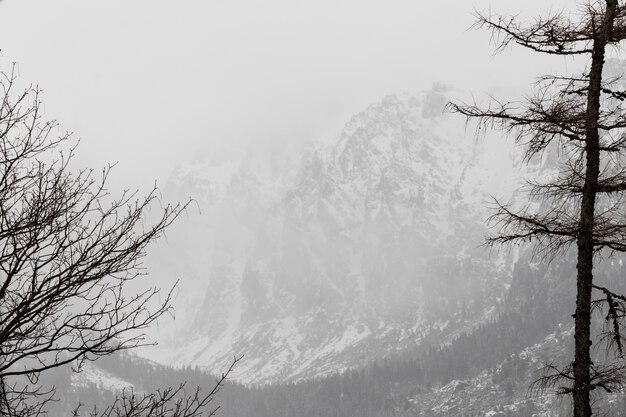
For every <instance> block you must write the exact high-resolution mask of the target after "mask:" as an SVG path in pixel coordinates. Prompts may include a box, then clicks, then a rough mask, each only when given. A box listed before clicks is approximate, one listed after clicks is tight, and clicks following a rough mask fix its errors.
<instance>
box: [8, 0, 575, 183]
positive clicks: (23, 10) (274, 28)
mask: <svg viewBox="0 0 626 417" xmlns="http://www.w3.org/2000/svg"><path fill="white" fill-rule="evenodd" d="M543 3H544V2H540V1H533V2H526V3H525V4H524V15H526V14H528V15H532V14H534V12H535V11H538V10H543V7H544V6H543ZM562 3H563V4H565V3H566V2H562ZM0 7H1V9H0V11H1V13H0V39H2V46H1V48H2V57H1V61H0V65H1V66H2V68H3V69H4V70H5V71H6V70H7V69H8V68H9V66H10V65H11V63H12V62H16V63H17V64H18V70H19V76H20V80H21V81H22V82H26V83H33V84H38V85H39V86H41V87H42V88H43V89H44V91H45V95H44V97H43V100H44V102H45V105H46V113H47V116H48V117H51V118H56V119H58V120H59V121H60V122H61V123H62V125H63V126H64V127H65V128H66V129H68V130H70V131H73V132H75V136H76V137H77V138H80V139H81V141H82V145H81V147H80V150H79V157H80V161H81V162H82V161H84V162H83V163H84V164H85V165H89V166H96V167H97V166H102V165H104V164H106V163H111V162H119V164H118V167H117V169H116V174H115V176H114V177H113V180H114V182H115V184H117V185H119V186H129V187H145V186H149V185H151V184H152V182H153V181H154V180H155V179H156V180H159V182H163V181H164V180H165V179H166V178H167V176H168V175H169V173H170V172H171V170H172V169H173V168H174V167H175V166H177V165H180V164H182V163H185V162H187V161H189V160H190V159H191V158H192V157H193V155H194V154H195V153H196V152H197V151H198V150H199V149H205V150H209V151H210V149H211V148H212V147H214V146H216V144H220V145H222V146H223V145H224V144H226V146H229V144H232V143H251V142H252V143H257V144H258V143H278V144H280V143H281V142H282V141H309V140H312V139H315V138H318V137H321V136H324V135H336V134H337V132H339V130H340V128H341V126H342V124H343V123H344V122H345V120H346V119H347V118H348V117H349V116H350V115H352V114H354V113H355V112H357V111H359V110H361V109H362V108H363V107H365V106H366V105H368V104H370V103H372V102H374V101H376V100H379V99H380V98H381V97H383V96H384V95H386V94H390V93H401V92H405V91H408V92H419V91H420V90H423V89H425V88H428V87H429V86H430V85H431V84H432V83H433V82H434V81H439V82H444V83H447V84H451V85H455V86H459V87H462V88H463V89H467V90H470V91H472V92H474V93H476V94H481V93H483V92H485V91H493V90H494V89H496V88H499V89H502V88H506V87H511V86H512V85H526V84H527V83H528V82H530V81H532V79H533V77H534V76H535V75H536V74H537V68H538V67H540V66H544V67H545V68H547V69H548V70H549V69H550V68H551V66H556V67H558V68H562V67H563V63H564V61H563V60H562V59H552V60H549V59H545V60H538V59H537V57H533V65H532V66H530V65H526V64H525V62H527V60H528V59H529V55H528V53H526V52H523V51H521V52H520V51H518V50H515V49H510V50H507V51H505V52H504V53H502V54H499V55H496V56H494V55H493V44H490V35H489V34H488V33H485V32H480V31H475V30H471V29H470V26H471V25H472V23H473V20H474V17H473V14H474V12H475V10H479V11H485V12H489V10H490V9H493V10H494V11H495V10H498V11H507V12H508V11H513V12H518V11H519V9H520V6H519V3H518V2H513V1H500V2H497V3H493V5H492V4H491V3H490V2H489V1H486V0H481V1H474V2H467V1H463V0H455V1H449V2H441V3H439V2H415V1H404V0H393V1H385V2H382V1H360V0H358V1H357V0H348V1H328V0H324V1H318V2H304V1H278V0H270V1H264V2H255V1H242V0H235V1H193V0H185V1H178V2H172V1H160V0H159V1H153V0H151V1H147V0H141V1H121V0H115V1H107V2H85V1H79V0H60V1H49V0H20V1H16V0H13V1H4V2H3V3H2V5H1V6H0ZM554 7H555V6H553V8H554ZM565 64H566V65H567V61H565ZM139 167H140V169H139Z"/></svg>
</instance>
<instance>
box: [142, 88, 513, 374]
mask: <svg viewBox="0 0 626 417" xmlns="http://www.w3.org/2000/svg"><path fill="white" fill-rule="evenodd" d="M449 94H451V93H449V92H447V91H446V89H445V88H443V87H441V86H434V87H433V89H432V90H431V91H428V92H425V93H423V94H420V95H417V96H388V97H385V98H384V99H383V100H382V101H381V102H379V103H376V104H373V105H371V106H369V107H368V108H367V109H365V110H364V111H363V112H361V113H359V114H357V115H355V116H354V117H352V118H351V120H350V121H348V123H347V124H346V125H345V127H344V129H343V131H342V132H341V134H340V135H339V138H338V140H337V141H336V143H333V144H330V145H319V144H318V145H315V144H314V145H312V146H310V147H309V148H307V149H304V150H302V149H297V148H296V147H293V148H291V149H289V148H287V149H285V148H282V149H274V150H271V151H264V152H231V153H214V154H212V155H209V156H207V157H202V158H199V159H198V161H196V162H195V163H194V164H192V165H190V166H187V167H183V168H181V169H180V170H179V171H178V172H176V173H175V174H174V175H173V176H172V179H171V181H170V184H169V185H168V188H167V189H166V190H165V193H166V194H167V195H168V196H174V198H177V199H182V198H184V197H185V196H186V195H189V194H191V195H192V196H193V197H194V198H196V199H197V202H198V206H199V207H200V209H201V211H202V216H193V215H190V218H189V219H188V220H183V222H182V224H180V225H177V227H178V228H177V229H175V230H172V231H171V232H170V234H169V239H168V241H169V242H168V244H166V245H162V246H161V247H160V248H158V249H157V251H155V252H154V255H153V258H152V259H151V262H150V263H151V269H152V271H153V273H154V274H155V275H157V276H159V275H160V276H162V277H165V276H176V277H179V278H180V279H181V284H180V292H179V296H178V298H177V301H176V304H177V316H178V319H177V320H176V322H175V323H174V325H173V326H172V324H171V323H169V324H164V323H162V324H161V326H162V327H161V329H160V330H161V339H162V342H161V343H162V346H161V348H160V349H159V350H157V351H154V352H149V353H148V354H149V355H151V356H153V357H155V358H158V359H160V360H162V361H164V362H168V363H176V364H181V365H183V364H184V365H187V364H191V365H198V366H201V367H205V368H207V369H209V370H215V369H219V366H220V365H221V364H223V363H224V362H226V361H228V360H229V358H232V356H233V355H235V354H245V355H246V358H245V360H244V361H243V362H242V364H241V365H240V367H239V370H238V374H237V376H236V377H237V378H239V379H240V380H242V381H246V382H278V381H280V382H285V381H293V380H298V379H302V378H306V377H313V376H320V375H325V374H329V373H332V372H336V371H339V370H342V369H345V368H348V367H355V366H359V365H362V364H365V363H367V362H369V361H370V360H372V359H376V358H380V357H382V356H385V355H388V354H390V353H394V352H402V351H405V350H411V349H416V348H417V347H419V346H420V345H423V344H425V343H428V344H438V343H441V342H445V341H446V340H450V339H451V338H452V337H454V335H456V334H458V333H459V332H460V331H463V330H467V329H469V328H471V327H472V326H476V325H477V324H478V323H480V322H482V321H484V320H485V319H486V318H488V317H490V315H491V314H493V312H494V311H495V309H496V308H497V306H498V305H499V303H500V302H501V300H502V297H503V295H504V294H505V292H506V289H507V286H508V285H509V281H510V266H511V265H512V259H510V258H511V257H512V256H514V253H513V252H507V253H506V254H504V255H500V254H497V253H495V252H494V253H490V252H489V251H488V250H486V249H485V248H484V247H482V246H481V244H482V242H483V239H484V235H485V234H486V232H487V231H486V228H485V226H484V220H485V218H486V217H487V216H488V214H487V213H488V212H487V211H486V209H485V207H486V204H487V202H488V194H500V195H502V194H504V195H505V196H506V194H510V192H509V191H507V190H510V189H513V188H514V187H513V186H512V184H514V183H515V181H516V180H515V176H516V175H515V168H514V164H513V163H512V160H511V158H510V157H509V154H508V150H507V149H506V147H505V146H503V144H502V143H497V142H494V141H489V140H476V139H474V138H472V137H471V134H469V135H466V132H465V126H464V125H463V121H462V120H459V119H458V117H456V116H451V115H447V114H443V106H444V104H445V103H446V102H447V100H448V97H449ZM470 133H471V132H470ZM507 257H508V258H507ZM181 341H184V342H181Z"/></svg>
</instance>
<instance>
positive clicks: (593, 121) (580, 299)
mask: <svg viewBox="0 0 626 417" xmlns="http://www.w3.org/2000/svg"><path fill="white" fill-rule="evenodd" d="M616 7H617V0H607V2H606V9H605V13H604V16H603V19H602V20H603V21H602V27H601V29H600V30H599V31H598V32H597V33H596V37H595V39H594V40H593V51H592V55H591V68H590V71H589V89H588V91H587V111H586V115H585V154H586V166H585V183H584V185H583V190H582V201H581V206H580V229H579V235H578V237H577V239H576V243H577V247H578V262H577V264H576V270H577V277H576V313H575V314H574V364H573V371H574V386H573V393H572V395H573V400H574V417H590V416H591V415H592V410H591V398H590V394H591V365H592V362H591V344H592V342H591V301H592V300H591V293H592V289H593V254H594V239H593V238H594V219H595V204H596V193H597V190H598V176H599V174H600V135H599V132H598V122H599V118H600V93H601V84H602V68H603V67H604V55H605V50H606V44H607V42H608V39H609V36H610V32H611V28H612V25H613V20H614V19H615V11H616Z"/></svg>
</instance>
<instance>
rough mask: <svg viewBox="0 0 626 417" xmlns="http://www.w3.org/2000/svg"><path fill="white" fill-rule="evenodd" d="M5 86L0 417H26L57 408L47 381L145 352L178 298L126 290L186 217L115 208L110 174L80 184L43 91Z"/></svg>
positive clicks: (124, 202) (121, 201) (159, 404)
mask: <svg viewBox="0 0 626 417" xmlns="http://www.w3.org/2000/svg"><path fill="white" fill-rule="evenodd" d="M0 77H1V78H0V90H1V91H0V100H1V102H0V414H2V415H9V416H13V415H15V416H18V415H19V416H20V417H26V416H31V415H38V414H39V412H40V411H41V409H42V406H43V405H44V404H45V403H46V399H48V398H49V394H50V393H46V392H44V391H41V390H40V389H38V388H37V379H38V377H39V374H40V373H41V372H45V371H47V370H50V369H52V368H55V367H59V366H63V365H68V364H74V366H79V367H80V365H81V364H82V363H83V361H85V360H94V359H96V358H98V357H99V356H102V355H109V354H111V353H113V352H117V351H120V350H124V349H129V348H134V347H137V346H140V345H143V344H146V343H147V341H146V339H145V337H144V335H143V333H142V330H144V329H146V327H147V326H149V325H150V324H152V323H153V322H154V321H155V320H156V319H157V318H158V317H160V316H161V315H162V314H163V313H165V312H167V311H168V310H169V309H170V296H171V291H170V292H167V293H164V294H161V293H160V292H159V289H158V288H151V289H148V290H146V291H144V292H141V293H139V294H131V295H129V294H128V291H126V290H125V288H127V284H128V283H129V282H130V281H133V280H135V279H136V278H137V277H139V276H140V275H143V274H144V270H143V267H142V263H141V260H142V257H143V256H144V253H145V249H146V246H147V245H148V244H149V243H150V242H152V241H154V240H155V239H157V238H158V237H159V236H160V235H162V233H163V232H164V230H165V229H166V228H167V227H168V226H169V225H170V224H171V223H172V221H173V220H175V219H176V218H177V216H179V214H180V213H181V211H182V210H183V209H184V208H185V207H186V206H185V205H184V204H183V205H181V204H178V205H166V206H161V205H159V204H158V199H157V197H158V194H157V190H156V189H153V190H152V191H151V192H150V193H149V194H148V195H147V196H145V197H141V196H139V195H137V194H136V193H132V192H128V191H126V192H124V193H122V195H121V196H119V197H117V198H116V197H113V196H111V195H110V194H109V192H108V190H107V188H106V181H107V177H108V174H109V171H110V167H109V168H106V169H104V170H103V172H102V174H101V175H98V174H97V173H94V172H93V170H82V171H77V172H76V173H72V172H71V170H70V162H71V161H72V156H73V150H74V148H73V147H70V148H69V149H65V148H67V146H66V145H68V144H69V143H70V140H69V139H70V138H69V135H68V134H66V133H63V132H61V130H60V128H59V126H58V124H57V123H56V122H54V121H45V120H44V119H43V116H42V114H41V110H42V106H41V103H40V101H39V90H38V89H37V88H34V87H29V88H26V89H25V90H24V91H20V92H16V91H15V90H16V80H15V76H14V73H11V74H0ZM155 203H156V204H155ZM155 206H156V207H157V208H158V210H154V211H158V213H154V212H153V213H150V214H151V216H152V217H154V220H153V222H152V223H151V224H148V221H147V219H146V217H147V216H148V214H149V210H150V209H151V208H153V207H155ZM225 378H226V375H224V376H223V377H222V379H221V380H218V382H217V384H216V386H215V390H217V389H219V388H220V387H221V386H222V384H223V382H224V380H225ZM25 380H26V382H23V381H25ZM20 381H22V382H20ZM215 390H214V391H213V392H210V393H209V394H207V395H201V394H200V393H199V392H196V393H195V394H192V395H191V396H188V397H183V398H181V397H180V394H182V393H183V389H182V387H181V388H179V389H170V390H166V391H163V392H161V393H156V394H146V395H144V396H142V397H137V396H136V395H135V394H133V395H130V396H123V397H122V398H121V399H119V400H118V402H117V403H116V404H115V405H114V406H112V407H111V408H110V409H109V410H107V411H106V412H105V413H104V414H103V415H105V416H109V415H116V416H122V415H124V416H138V415H143V414H141V413H143V412H148V411H150V410H152V411H150V413H148V414H149V415H155V416H166V415H179V414H180V415H184V416H194V415H197V413H198V411H199V410H200V409H201V408H202V407H203V406H205V405H206V404H208V402H209V401H210V400H211V399H212V398H213V395H214V394H215V392H216V391H215ZM172 404H173V405H172ZM170 405H172V407H173V408H171V407H170ZM120 407H121V408H120ZM119 410H122V411H119ZM125 411H127V413H124V412H125ZM157 411H158V412H157ZM179 411H180V412H182V411H184V412H182V414H181V413H179ZM172 412H175V413H174V414H172ZM148 414H145V415H148Z"/></svg>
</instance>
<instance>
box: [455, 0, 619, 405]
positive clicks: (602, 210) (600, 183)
mask: <svg viewBox="0 0 626 417" xmlns="http://www.w3.org/2000/svg"><path fill="white" fill-rule="evenodd" d="M477 25H478V26H479V27H486V28H488V29H490V30H491V31H492V33H493V37H494V40H495V41H496V43H497V49H498V50H500V49H503V48H505V47H507V46H508V45H509V44H511V43H515V44H518V45H521V46H523V47H525V48H528V49H530V50H532V51H536V52H539V53H545V54H551V55H557V56H572V55H577V56H587V57H589V60H590V62H589V67H588V68H587V69H585V72H584V73H583V74H582V75H580V76H576V77H571V76H564V77H560V76H545V77H543V78H541V79H540V80H539V81H538V85H537V89H536V91H535V94H534V95H533V96H532V97H530V98H529V99H528V100H527V101H524V102H518V103H510V102H507V103H500V102H495V101H494V102H492V104H491V105H489V106H487V107H482V106H478V105H459V104H451V105H450V108H451V109H452V110H453V111H455V112H458V113H461V114H463V115H465V116H466V117H468V118H470V119H478V120H479V122H480V123H481V124H483V125H488V127H496V128H500V129H503V130H505V131H507V132H509V133H511V134H513V135H514V137H515V139H516V141H517V142H518V143H522V144H524V145H525V146H526V158H527V160H530V159H532V158H533V157H535V156H537V155H541V154H543V152H544V151H545V150H546V148H548V146H556V147H558V148H559V155H560V162H559V164H560V165H559V167H558V174H557V175H556V176H555V177H554V178H551V179H549V180H545V181H543V182H540V181H538V182H535V183H532V184H530V191H531V193H532V194H533V195H534V196H538V197H540V198H541V199H542V201H543V204H541V205H540V207H539V208H537V205H529V206H527V207H526V208H521V209H520V208H519V207H518V208H513V207H510V206H507V205H503V204H499V203H498V208H497V212H496V214H495V215H494V219H496V221H497V222H499V224H500V225H501V226H502V232H501V234H499V235H497V236H494V237H493V238H491V240H490V241H491V242H492V243H506V242H513V241H530V240H535V241H538V242H539V245H540V246H539V247H540V248H542V249H543V250H545V251H546V252H547V253H552V254H553V253H556V252H559V251H562V250H564V248H566V247H569V246H571V245H575V246H576V249H577V255H578V261H577V265H576V268H577V277H576V289H577V298H576V310H575V314H574V325H575V335H574V339H575V341H574V343H575V355H574V360H573V362H572V364H571V366H566V367H565V368H564V369H557V368H553V372H552V373H551V374H550V375H548V376H547V377H546V378H545V379H544V380H543V382H546V383H550V384H554V385H557V386H558V392H560V393H563V394H571V395H572V398H573V403H574V415H575V416H576V417H583V416H584V417H589V416H591V415H592V407H591V397H590V395H591V393H592V392H593V391H594V390H596V389H598V388H601V389H604V390H606V391H609V392H610V391H612V390H613V389H615V387H616V386H621V385H622V384H623V383H624V382H625V378H624V373H623V371H624V366H623V365H622V363H621V362H622V361H620V360H616V361H615V362H614V363H609V364H603V365H598V364H594V363H593V362H592V359H591V354H590V348H591V344H592V342H591V317H592V310H593V307H594V304H596V305H599V304H601V305H603V306H604V307H605V308H607V309H608V314H607V315H606V320H607V324H609V325H608V326H607V327H606V330H607V333H606V337H605V340H607V341H609V342H611V344H612V346H613V347H614V348H615V352H616V353H617V356H618V357H621V356H622V355H623V353H624V352H623V344H622V332H621V323H620V319H621V318H622V317H623V316H624V311H625V310H624V307H625V305H624V301H625V299H624V298H623V297H621V296H620V295H618V294H615V293H613V292H612V291H610V290H609V289H607V288H600V287H597V286H595V284H594V281H593V266H594V258H595V256H596V255H597V254H599V253H600V252H601V251H602V250H608V251H620V252H623V251H626V212H625V211H624V209H623V207H624V204H625V203H626V198H625V196H624V193H623V192H624V191H626V164H624V160H623V158H624V156H623V154H624V150H625V149H626V109H625V108H624V107H623V102H624V100H625V99H626V92H624V90H623V88H620V87H619V84H618V83H616V82H615V81H616V80H609V79H603V75H602V74H603V66H604V60H605V53H606V50H607V48H608V47H610V46H617V45H619V43H620V42H621V41H622V40H624V39H626V6H625V5H623V4H619V2H618V1H617V0H594V1H592V2H590V3H588V4H585V5H584V6H583V7H582V9H581V13H580V14H579V18H578V20H572V19H570V18H569V17H567V16H565V15H564V14H563V13H555V14H551V15H547V16H542V17H538V18H537V19H536V20H535V21H534V22H532V23H529V24H524V23H520V22H519V21H518V20H517V19H516V18H515V17H501V16H491V15H479V16H478V22H477ZM594 289H595V290H598V291H599V292H600V294H601V298H600V299H599V300H595V302H594V300H593V298H592V293H593V290H594Z"/></svg>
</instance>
